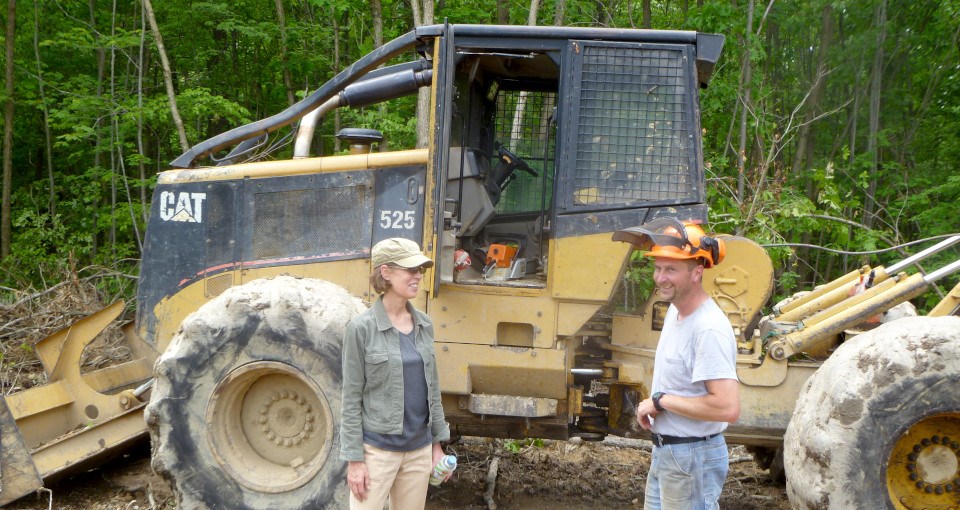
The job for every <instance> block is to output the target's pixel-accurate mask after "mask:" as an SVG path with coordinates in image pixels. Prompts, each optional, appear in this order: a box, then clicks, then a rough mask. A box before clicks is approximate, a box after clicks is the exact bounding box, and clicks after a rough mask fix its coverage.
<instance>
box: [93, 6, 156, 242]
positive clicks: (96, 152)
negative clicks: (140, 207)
mask: <svg viewBox="0 0 960 510" xmlns="http://www.w3.org/2000/svg"><path fill="white" fill-rule="evenodd" d="M87 7H88V8H89V10H90V27H91V29H92V31H93V40H94V41H95V44H96V47H97V104H100V102H101V101H100V100H101V98H102V97H103V74H104V73H105V72H106V65H107V64H106V62H107V54H106V52H105V51H103V46H102V45H101V44H100V31H99V30H97V16H96V12H97V11H96V9H97V5H96V0H89V1H88V2H87ZM100 127H101V126H100V119H99V118H97V119H96V120H95V121H94V123H93V133H94V134H93V136H94V147H93V167H94V168H95V169H96V171H97V172H99V171H100V165H101V157H100V142H101V137H100ZM98 180H99V179H98ZM101 182H102V181H101ZM103 196H104V188H103V185H102V184H101V186H100V196H98V197H97V207H94V208H93V232H91V235H90V237H91V246H90V254H91V256H93V257H96V256H97V253H98V252H99V251H100V232H99V229H98V228H97V225H99V224H100V206H102V205H103ZM144 203H146V202H144Z"/></svg>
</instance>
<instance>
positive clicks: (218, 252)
mask: <svg viewBox="0 0 960 510" xmlns="http://www.w3.org/2000/svg"><path fill="white" fill-rule="evenodd" d="M233 194H234V188H233V186H231V185H229V184H221V183H213V184H209V185H207V200H205V201H204V202H203V207H204V208H205V210H204V211H203V215H204V224H205V227H206V230H205V235H206V237H207V243H206V256H207V265H206V267H216V266H219V265H221V264H225V263H227V262H233V261H234V248H235V246H236V243H235V242H234V235H235V234H234V224H235V220H234V217H235V215H234V213H233V204H234V203H236V201H235V200H234V198H233ZM215 197H216V199H214V198H215Z"/></svg>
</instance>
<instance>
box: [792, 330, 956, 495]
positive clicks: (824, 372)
mask: <svg viewBox="0 0 960 510" xmlns="http://www.w3.org/2000/svg"><path fill="white" fill-rule="evenodd" d="M958 390H960V317H937V318H933V317H907V318H903V319H900V320H897V321H894V322H890V323H887V324H884V325H882V326H880V327H878V328H876V329H874V330H872V331H869V332H867V333H864V334H862V335H859V336H857V337H855V338H853V339H852V340H850V341H849V342H846V343H844V344H843V345H841V346H840V347H839V348H838V349H837V350H836V352H835V353H834V354H833V355H832V356H831V357H830V358H829V359H827V361H825V362H824V364H823V365H822V366H821V367H820V369H819V370H817V372H816V373H815V374H814V375H813V376H812V377H810V379H809V380H808V381H807V383H806V384H805V385H804V388H803V391H802V392H801V395H800V397H799V398H798V400H797V405H796V408H795V410H794V412H793V417H792V419H791V421H790V425H789V426H788V427H787V432H786V436H785V438H784V467H785V469H786V475H787V495H788V496H789V498H790V501H791V504H792V505H793V507H794V508H801V509H827V508H870V509H881V508H888V509H921V508H925V509H929V510H936V509H942V510H946V509H948V508H957V507H960V469H958V468H960V391H958Z"/></svg>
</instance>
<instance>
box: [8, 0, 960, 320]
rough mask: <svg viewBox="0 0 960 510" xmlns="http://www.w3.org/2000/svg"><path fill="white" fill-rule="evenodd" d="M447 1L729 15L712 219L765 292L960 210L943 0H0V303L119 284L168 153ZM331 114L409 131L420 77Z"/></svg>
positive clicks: (123, 289)
mask: <svg viewBox="0 0 960 510" xmlns="http://www.w3.org/2000/svg"><path fill="white" fill-rule="evenodd" d="M444 20H449V21H450V22H451V23H478V24H514V25H523V24H536V25H569V26H581V27H583V26H597V27H621V28H654V29H683V30H699V31H703V32H715V33H720V34H723V35H725V36H726V38H727V39H726V45H725V47H724V51H723V55H722V58H721V62H720V64H719V67H718V69H717V71H716V73H715V75H714V78H713V81H712V82H711V84H710V87H709V88H708V89H706V90H702V91H701V103H702V124H703V128H704V159H705V162H706V172H707V178H708V200H709V204H710V225H709V227H710V229H711V230H713V231H715V232H727V233H737V234H740V235H745V236H747V237H750V238H752V239H754V240H756V241H758V242H760V243H762V244H766V245H771V246H770V247H769V249H770V253H771V255H772V256H773V258H774V261H775V268H776V271H777V287H776V293H777V295H778V296H785V295H788V294H790V293H791V292H793V291H794V290H797V289H800V288H807V287H809V286H810V284H812V283H822V282H825V281H827V280H829V279H831V278H834V277H836V276H838V275H840V274H843V273H846V272H848V271H850V270H852V269H855V268H857V267H860V265H862V264H863V263H865V262H869V263H872V264H883V263H890V262H892V261H896V260H899V259H901V258H903V257H904V254H905V253H906V251H905V248H904V247H899V248H896V249H892V250H890V248H891V247H898V246H899V245H902V244H903V243H906V242H908V241H913V240H919V239H931V238H935V237H937V236H943V235H946V234H951V233H956V232H960V214H958V210H960V208H958V206H957V202H958V200H960V0H859V1H850V0H790V1H786V0H780V1H777V0H767V1H766V2H764V1H761V0H757V1H755V0H735V1H734V0H604V1H600V0H542V1H541V0H496V2H494V1H493V0H439V1H438V2H435V3H434V2H432V1H430V0H409V1H407V0H369V1H367V0H274V1H273V2H267V1H263V0H207V1H198V0H162V1H155V3H154V4H153V5H151V2H150V0H140V1H126V2H117V1H116V0H114V1H112V2H107V1H102V0H100V1H97V0H88V1H79V0H32V1H31V0H19V1H17V0H7V9H6V13H5V16H4V18H3V23H4V26H5V28H6V31H5V36H4V47H5V52H4V59H3V61H4V65H5V81H4V84H5V89H4V92H3V95H2V96H0V104H2V105H3V109H4V115H3V131H4V136H3V142H2V146H3V154H2V157H3V181H2V205H3V207H2V211H0V213H2V214H0V259H2V260H0V262H2V265H0V268H2V269H0V304H3V303H7V304H10V303H17V302H22V301H23V300H24V299H30V298H32V297H33V296H37V295H39V294H42V293H43V292H44V289H49V288H52V287H55V286H57V285H58V284H60V283H63V282H70V281H84V282H87V283H89V284H92V285H94V286H95V287H96V289H98V293H100V294H101V296H100V299H101V300H102V301H104V302H109V301H111V300H113V299H115V298H118V297H120V298H126V299H127V300H128V303H129V302H132V301H133V300H132V296H133V289H134V287H135V282H136V275H137V267H138V262H139V258H140V250H141V247H142V241H143V237H144V225H145V221H146V215H147V214H148V211H149V209H150V208H149V202H150V200H151V191H152V188H153V187H154V185H155V183H156V176H157V173H158V172H160V171H162V170H164V169H166V168H167V165H168V163H169V162H170V161H172V160H173V159H174V158H175V157H176V156H178V155H179V154H180V153H182V152H183V151H184V150H186V149H187V148H188V147H189V146H190V145H192V144H196V143H198V142H200V141H202V140H204V139H206V138H208V137H211V136H213V135H216V134H219V133H221V132H224V131H226V130H228V129H230V128H232V127H235V126H238V125H241V124H243V123H246V122H250V121H252V120H256V119H259V118H263V117H266V116H269V115H272V114H274V113H277V112H279V111H281V110H283V109H284V108H285V107H287V106H289V105H290V104H292V103H293V102H295V101H297V100H298V99H300V98H302V97H304V96H305V95H307V94H308V93H309V92H311V91H313V90H315V89H316V88H317V87H319V86H320V85H322V84H323V83H324V82H325V81H326V80H328V79H329V78H331V77H332V76H334V75H335V74H336V73H337V72H338V71H339V70H340V69H342V68H343V67H344V66H346V65H349V64H350V63H352V62H353V61H355V60H356V59H357V58H359V57H360V56H362V55H364V54H365V53H367V52H369V51H370V50H371V49H373V48H374V47H376V46H378V45H380V44H382V43H383V42H385V41H389V40H390V39H392V38H394V37H396V36H399V35H401V34H403V33H405V32H407V31H409V30H411V29H412V28H413V27H414V26H416V25H422V24H431V23H434V22H435V21H437V22H443V21H444ZM340 126H345V127H346V126H349V127H369V128H375V129H378V130H380V131H383V132H384V133H386V134H387V138H388V141H387V142H385V144H384V148H386V149H390V150H393V149H397V148H408V147H412V146H414V145H415V144H416V142H417V126H416V99H415V98H408V99H406V100H401V101H395V102H392V103H390V104H389V106H387V107H384V108H379V107H371V108H367V109H361V110H358V111H344V112H338V114H337V117H336V118H335V119H334V121H333V122H327V123H326V124H324V125H322V126H320V128H319V133H318V134H319V136H320V137H321V138H322V140H323V142H322V145H323V147H324V153H326V154H330V153H336V152H338V151H340V147H339V143H338V141H337V140H336V138H335V136H334V133H335V132H336V131H337V130H338V129H339V127H340ZM279 156H283V154H282V153H281V154H280V155H279ZM789 243H793V244H795V245H796V246H778V245H783V244H789ZM929 244H930V243H927V245H929ZM802 245H816V246H819V247H825V248H829V249H831V250H834V251H826V250H823V249H818V248H808V247H804V246H802ZM919 248H920V247H919V246H913V247H910V248H907V249H909V250H910V251H911V252H916V251H917V250H918V249H919ZM874 250H885V251H882V252H881V253H877V254H872V255H869V256H868V255H866V254H863V253H861V252H870V251H874ZM939 257H940V260H932V261H928V262H926V263H925V264H929V265H930V267H933V268H935V267H939V265H942V264H943V263H944V261H946V260H950V259H953V258H956V251H953V252H952V253H951V252H946V253H944V254H941V255H940V256H939ZM955 282H956V277H954V278H953V280H951V281H947V282H943V284H942V285H941V287H943V288H944V289H949V288H950V287H952V285H953V284H954V283H955ZM937 299H939V296H937V293H936V292H932V293H928V294H927V295H925V296H923V297H922V298H921V299H920V300H919V302H918V304H920V308H921V309H923V308H924V307H926V306H931V305H932V303H933V301H935V300H937Z"/></svg>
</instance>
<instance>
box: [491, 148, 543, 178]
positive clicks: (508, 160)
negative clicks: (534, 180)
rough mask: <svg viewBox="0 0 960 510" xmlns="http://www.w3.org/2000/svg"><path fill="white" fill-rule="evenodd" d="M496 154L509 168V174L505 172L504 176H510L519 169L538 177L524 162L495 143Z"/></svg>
mask: <svg viewBox="0 0 960 510" xmlns="http://www.w3.org/2000/svg"><path fill="white" fill-rule="evenodd" d="M497 154H498V155H499V156H500V161H502V162H503V164H505V165H507V166H508V167H509V168H510V171H509V172H505V176H506V175H510V174H512V173H513V171H514V170H515V169H517V168H519V169H520V170H523V171H524V172H527V173H528V174H530V175H532V176H534V177H540V174H539V173H537V171H536V170H534V169H532V168H530V165H528V164H527V162H526V161H524V160H523V159H521V158H520V156H517V155H516V154H514V153H513V152H511V151H510V150H509V149H507V148H506V147H504V146H503V144H500V143H497Z"/></svg>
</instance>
